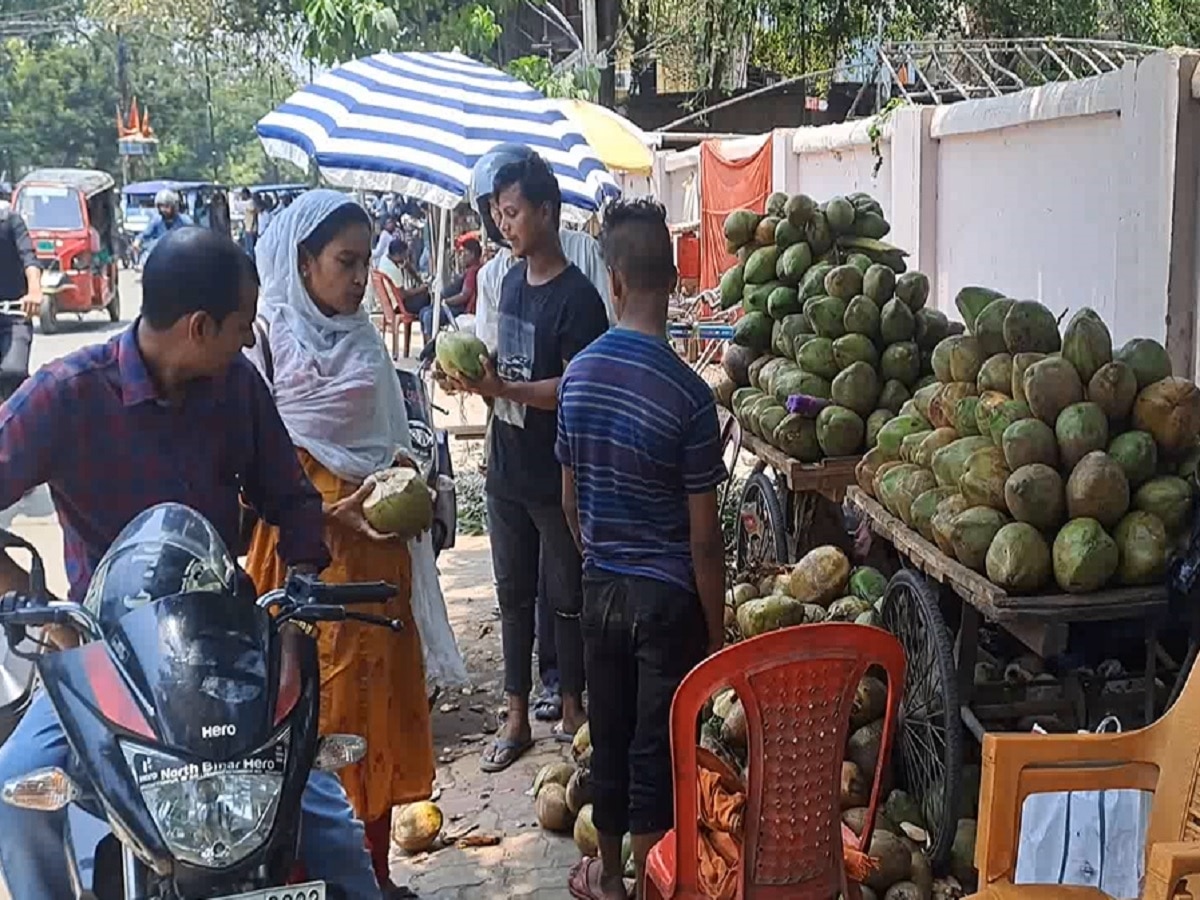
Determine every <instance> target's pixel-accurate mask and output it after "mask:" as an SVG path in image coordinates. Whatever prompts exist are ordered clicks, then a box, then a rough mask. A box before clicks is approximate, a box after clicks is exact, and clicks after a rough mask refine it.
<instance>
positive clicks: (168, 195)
mask: <svg viewBox="0 0 1200 900" xmlns="http://www.w3.org/2000/svg"><path fill="white" fill-rule="evenodd" d="M154 205H155V206H169V207H172V208H174V209H179V195H178V194H177V193H175V192H174V191H173V190H171V189H170V188H163V189H162V190H161V191H159V192H158V193H157V194H155V195H154Z"/></svg>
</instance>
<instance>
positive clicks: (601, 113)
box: [558, 100, 654, 175]
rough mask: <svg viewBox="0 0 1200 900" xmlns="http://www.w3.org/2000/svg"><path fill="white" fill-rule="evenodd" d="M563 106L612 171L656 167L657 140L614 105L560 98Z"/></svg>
mask: <svg viewBox="0 0 1200 900" xmlns="http://www.w3.org/2000/svg"><path fill="white" fill-rule="evenodd" d="M558 106H559V109H561V110H562V111H563V114H564V115H565V116H566V117H567V118H568V119H570V120H571V122H572V123H573V124H574V125H575V127H576V128H577V129H579V131H580V132H581V133H582V134H583V136H584V138H585V139H586V140H587V142H588V144H589V145H590V146H591V148H592V150H593V151H595V153H596V155H597V156H598V157H600V161H601V162H602V163H604V165H605V166H607V167H608V169H609V171H611V172H630V173H633V174H637V175H648V174H649V173H650V171H651V169H652V168H653V167H654V152H653V151H652V150H651V149H650V147H651V144H652V143H653V141H652V140H651V138H650V136H649V135H647V134H646V133H645V132H644V131H642V130H641V129H640V128H638V127H637V126H636V125H634V124H633V123H632V122H630V121H629V120H628V119H626V118H625V117H624V116H621V115H618V114H617V113H615V112H613V111H612V110H611V109H608V108H606V107H603V106H599V105H597V104H595V103H589V102H588V101H586V100H559V101H558Z"/></svg>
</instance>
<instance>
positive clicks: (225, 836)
mask: <svg viewBox="0 0 1200 900" xmlns="http://www.w3.org/2000/svg"><path fill="white" fill-rule="evenodd" d="M0 547H3V548H5V549H8V548H12V549H22V550H25V551H28V552H29V553H30V554H31V556H32V558H33V563H32V565H31V575H30V586H29V591H28V593H15V592H10V593H8V594H6V595H5V596H4V597H3V598H0V627H3V629H4V631H5V635H6V637H7V639H8V646H9V647H10V648H14V650H15V652H17V653H18V654H19V655H21V656H23V657H25V658H29V659H33V660H35V661H36V666H37V670H38V674H39V676H40V678H41V681H42V684H43V687H44V690H45V691H46V693H47V695H48V698H49V700H50V702H51V703H52V705H53V706H54V709H55V711H56V712H57V714H58V717H59V719H60V721H61V723H62V727H63V731H64V733H65V736H66V740H67V743H68V745H69V746H70V749H71V754H72V755H71V761H70V763H69V764H68V766H67V767H66V769H63V768H48V769H41V770H38V771H33V772H29V773H27V774H25V775H23V776H21V777H18V778H14V779H12V780H10V781H9V782H8V783H6V784H4V785H3V788H2V789H0V797H2V799H3V801H4V802H6V803H9V804H12V805H14V806H18V807H21V808H24V809H31V810H40V811H44V812H47V813H50V812H56V811H60V810H64V809H65V808H67V807H68V806H70V805H72V804H75V805H77V806H79V807H82V808H83V809H85V810H87V811H88V812H90V813H92V814H93V815H97V816H98V817H99V818H101V819H103V820H104V821H106V822H107V824H108V826H109V828H110V833H109V834H107V835H106V836H105V837H104V838H103V839H102V841H101V843H100V846H98V847H97V848H96V850H95V855H94V860H95V863H94V867H93V868H94V871H93V873H92V887H91V888H90V889H87V888H85V887H84V886H83V878H82V874H81V871H80V865H79V859H80V858H81V857H80V855H79V853H78V852H77V848H76V847H75V846H73V842H72V839H71V834H72V829H70V828H68V829H67V834H66V841H65V843H66V846H65V851H66V852H65V861H66V865H67V867H68V875H69V879H70V881H71V884H72V885H73V886H74V891H73V897H74V898H75V900H85V898H87V900H199V898H208V900H219V898H227V900H231V898H233V897H234V896H236V898H237V900H270V898H285V897H286V898H296V900H301V898H302V900H326V897H327V896H328V897H329V898H334V897H335V890H334V888H332V887H330V888H329V889H328V893H327V889H326V885H325V884H324V883H321V882H309V883H306V884H302V885H293V886H290V887H286V889H285V888H284V886H286V885H287V884H288V878H289V875H290V873H291V872H292V871H293V867H294V863H295V861H296V854H297V847H298V839H299V822H300V800H301V795H302V793H303V791H304V788H305V785H306V783H307V781H308V777H309V774H310V772H311V771H313V770H322V771H335V770H337V769H340V768H342V767H345V766H349V765H352V764H354V763H355V762H357V761H358V760H360V759H361V758H362V757H363V755H364V754H365V751H366V742H365V741H364V740H363V739H362V738H361V737H358V736H356V735H345V734H334V735H326V736H324V737H320V736H319V735H318V734H317V723H318V719H319V697H320V676H319V670H318V660H317V651H316V640H315V636H314V628H313V626H316V625H318V624H319V623H322V622H341V621H347V620H353V621H358V622H365V623H369V624H372V625H378V626H380V627H385V628H390V629H392V630H394V631H399V630H400V629H401V628H402V627H403V625H402V623H400V622H399V621H396V620H391V619H387V618H384V617H381V616H376V615H369V614H366V613H362V612H356V611H353V610H352V609H350V607H352V606H353V605H354V604H361V603H380V602H384V601H386V600H387V599H389V598H390V597H392V596H393V595H394V594H395V590H396V589H395V588H394V587H393V586H392V585H389V584H386V583H383V582H375V583H365V584H344V585H328V584H324V583H322V582H320V581H319V580H318V579H316V578H315V577H312V576H308V575H305V574H299V573H292V574H290V575H289V577H288V579H287V582H286V584H285V585H284V586H283V587H282V588H280V589H278V590H275V591H271V592H270V593H268V594H266V595H264V596H262V597H261V598H258V600H257V602H253V599H252V595H253V591H252V590H250V591H248V590H247V587H246V585H247V583H248V579H245V576H244V575H241V573H240V572H239V571H238V570H237V568H236V566H235V565H234V562H233V559H232V557H231V556H230V555H229V552H228V550H227V549H226V548H225V545H224V543H223V542H222V541H221V538H220V537H219V536H218V535H217V533H216V531H215V529H214V528H213V527H212V525H211V524H210V523H209V522H208V521H207V520H205V519H204V517H202V516H201V515H199V514H198V513H196V512H195V511H194V510H192V509H190V508H188V507H186V506H182V505H180V504H174V503H166V504H160V505H158V506H155V507H151V508H150V509H148V510H146V511H144V512H143V513H141V514H140V515H139V516H137V517H136V518H135V519H134V520H133V521H132V522H130V523H129V525H127V526H126V528H125V529H124V530H123V531H122V532H121V534H120V535H119V536H118V538H117V540H116V541H115V542H114V543H113V545H112V547H110V548H109V550H108V552H107V553H106V554H105V556H104V557H103V559H102V560H101V561H100V563H99V564H98V565H97V567H96V571H95V574H94V575H93V577H92V580H91V583H90V584H89V587H88V590H87V594H86V596H85V598H84V601H83V602H82V603H72V602H65V601H56V600H48V599H47V594H46V591H45V570H44V566H43V563H42V560H41V558H40V557H39V556H38V554H37V551H36V550H35V549H34V548H33V547H32V545H30V544H29V543H28V542H27V541H24V540H22V539H21V538H19V537H17V536H16V535H13V534H10V533H9V532H6V531H2V530H0ZM49 626H64V627H67V628H70V629H73V630H74V631H75V632H76V633H77V634H78V635H79V637H80V639H81V643H80V645H79V646H78V647H76V648H74V649H67V650H60V651H58V652H54V653H43V654H40V655H39V654H37V653H31V652H30V651H28V650H25V649H20V648H23V647H27V646H28V644H27V643H26V638H27V637H28V636H29V633H30V630H31V629H43V628H46V627H49ZM77 776H82V778H79V777H77Z"/></svg>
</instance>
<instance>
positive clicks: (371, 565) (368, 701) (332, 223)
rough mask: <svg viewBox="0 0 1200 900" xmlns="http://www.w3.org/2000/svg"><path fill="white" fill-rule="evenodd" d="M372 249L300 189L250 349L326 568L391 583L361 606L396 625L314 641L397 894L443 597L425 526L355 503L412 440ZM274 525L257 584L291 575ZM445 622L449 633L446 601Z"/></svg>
mask: <svg viewBox="0 0 1200 900" xmlns="http://www.w3.org/2000/svg"><path fill="white" fill-rule="evenodd" d="M370 260H371V223H370V219H369V218H368V216H367V213H366V211H365V210H364V209H362V207H360V206H358V205H357V204H356V203H355V202H354V201H353V200H351V199H350V198H348V197H346V196H345V195H343V194H339V193H336V192H334V191H323V190H319V191H309V192H308V193H306V194H304V195H303V196H302V197H300V198H299V199H298V200H296V202H295V203H293V204H292V205H291V206H290V207H289V208H288V209H286V210H284V211H283V212H282V213H280V215H279V216H278V218H277V219H276V220H275V222H274V224H273V225H272V227H271V230H270V232H268V233H266V234H265V235H263V236H262V237H261V238H260V240H259V243H258V247H257V261H258V271H259V277H260V279H261V281H262V293H261V299H260V302H259V316H260V320H261V324H262V325H263V326H265V332H266V339H265V340H260V342H259V343H260V345H265V346H259V347H258V348H256V349H255V350H254V351H251V353H252V358H254V360H255V362H256V364H257V365H258V366H259V369H260V371H261V372H262V373H263V376H264V378H267V380H268V382H269V383H270V384H271V388H272V392H273V394H274V397H275V402H276V405H277V406H278V408H279V413H280V415H281V416H282V418H283V421H284V424H285V425H287V428H288V432H289V433H290V434H291V437H292V442H293V443H294V444H295V445H296V447H297V452H298V453H299V456H300V461H301V464H302V465H303V467H304V471H305V472H306V473H307V474H308V477H309V479H310V480H311V481H312V483H313V484H314V485H315V486H316V488H317V490H318V491H320V492H321V495H322V497H323V498H324V501H325V511H326V516H327V522H328V524H327V529H326V543H327V544H328V545H329V550H330V553H331V554H332V556H333V563H332V564H331V565H330V567H329V568H328V569H326V570H325V572H324V575H323V577H324V579H325V580H326V581H329V582H332V583H341V582H348V581H374V580H377V579H378V580H383V581H388V582H390V583H392V584H395V585H396V586H397V588H398V591H397V594H396V596H395V597H394V598H393V599H392V600H391V601H390V602H388V603H387V604H385V605H381V606H378V607H370V606H367V607H363V608H362V611H363V612H372V613H375V614H378V615H383V616H386V617H388V618H393V619H399V620H401V621H402V622H403V623H404V626H405V627H404V629H403V630H402V631H401V632H399V633H396V632H393V631H391V630H389V629H386V628H378V627H374V626H371V625H365V624H360V623H355V622H345V623H340V624H327V625H323V626H322V627H321V634H320V644H319V648H320V662H321V676H322V687H321V732H322V733H323V734H328V733H335V732H346V733H351V734H359V735H362V736H363V737H365V738H366V740H367V756H366V758H365V759H364V760H363V761H362V762H361V763H359V764H357V765H355V766H352V767H350V768H347V769H345V770H343V771H342V773H341V775H342V782H343V784H344V785H345V787H346V792H347V794H349V796H350V800H351V802H352V803H353V804H354V807H355V810H356V811H357V813H358V815H359V817H360V818H361V819H362V820H363V822H364V823H365V824H366V829H367V840H368V843H369V844H370V849H371V856H372V860H373V861H374V864H375V871H376V875H377V877H378V878H379V882H380V885H381V886H383V887H384V888H385V895H386V896H397V895H400V891H401V889H397V888H394V887H392V886H391V885H390V881H389V878H388V862H387V857H388V848H389V846H390V827H391V812H392V808H393V806H395V805H398V804H402V803H409V802H413V801H416V800H424V799H428V797H429V796H430V795H431V793H432V788H433V777H434V762H433V743H432V736H431V731H430V717H429V702H428V698H427V696H426V692H425V673H424V668H423V665H422V647H421V639H420V636H419V632H418V628H417V623H416V621H415V620H414V616H413V602H411V601H412V600H413V599H414V598H415V597H416V596H418V595H423V596H428V595H429V594H430V592H436V596H437V600H438V601H439V602H440V600H441V595H440V588H439V587H438V584H437V571H436V568H435V566H434V563H433V551H432V546H431V545H432V541H431V540H430V539H429V537H428V536H425V537H424V539H423V540H417V541H413V542H410V543H409V544H408V545H407V546H406V545H405V544H404V543H403V542H401V541H399V540H397V539H395V538H391V537H388V536H385V535H382V534H379V533H377V532H376V531H375V530H374V529H372V528H371V526H370V525H369V524H367V521H366V519H365V518H364V516H363V512H362V504H363V500H364V499H365V498H366V495H367V494H368V493H369V492H370V488H371V484H370V480H369V479H370V476H371V475H372V474H373V473H375V472H378V471H379V470H381V469H385V468H387V467H389V466H392V465H394V464H397V463H399V464H401V465H403V464H406V463H408V462H409V461H410V457H409V456H408V451H409V450H410V449H411V443H410V438H409V433H408V418H407V414H406V411H405V405H404V398H403V396H402V393H401V389H400V383H399V380H398V379H397V377H396V372H395V370H394V368H393V364H392V361H391V359H390V358H389V356H388V353H387V350H386V349H385V347H384V344H383V341H382V339H381V338H380V336H379V333H378V332H377V331H376V329H375V327H374V325H373V324H372V323H371V321H370V319H369V318H368V315H367V311H366V310H365V309H364V308H363V306H362V301H363V295H364V292H365V290H366V285H367V278H368V269H369V266H370ZM260 337H261V335H260ZM277 536H278V534H277V531H276V529H274V528H272V527H269V526H267V525H266V524H265V523H262V522H260V523H259V525H258V526H257V528H256V530H255V533H254V537H253V539H252V541H251V546H250V552H249V554H248V558H247V566H246V568H247V571H248V572H249V574H250V576H251V577H252V578H253V579H254V581H255V584H256V585H257V587H258V589H259V590H260V592H261V591H266V590H269V589H271V588H274V587H276V586H278V585H279V584H281V583H282V581H283V579H284V576H285V571H284V567H283V564H282V563H281V561H280V559H279V557H278V556H277V554H276V552H275V551H276V540H277ZM430 582H432V584H431V583H430ZM441 621H442V623H443V624H444V627H445V629H446V631H447V632H449V623H448V622H447V621H446V616H445V609H444V606H443V607H442V609H441ZM450 641H451V643H453V636H452V635H451V637H450ZM459 666H460V667H461V659H460V660H459ZM464 674H465V673H464Z"/></svg>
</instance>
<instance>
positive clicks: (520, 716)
mask: <svg viewBox="0 0 1200 900" xmlns="http://www.w3.org/2000/svg"><path fill="white" fill-rule="evenodd" d="M532 746H533V732H532V731H531V730H530V728H529V704H528V703H524V704H522V703H521V702H520V701H514V700H512V698H510V700H509V704H508V717H507V718H506V719H505V720H504V724H503V725H501V726H500V730H499V731H497V732H496V737H495V738H494V739H493V740H492V743H491V745H490V746H489V747H488V748H487V749H486V750H484V751H483V756H482V757H481V758H480V760H479V768H481V769H482V770H483V771H485V772H503V771H504V770H505V769H507V768H508V767H509V766H511V765H512V764H513V763H515V762H516V761H517V760H518V759H520V758H521V757H522V756H524V755H525V752H526V751H527V750H528V749H529V748H530V747H532Z"/></svg>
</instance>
